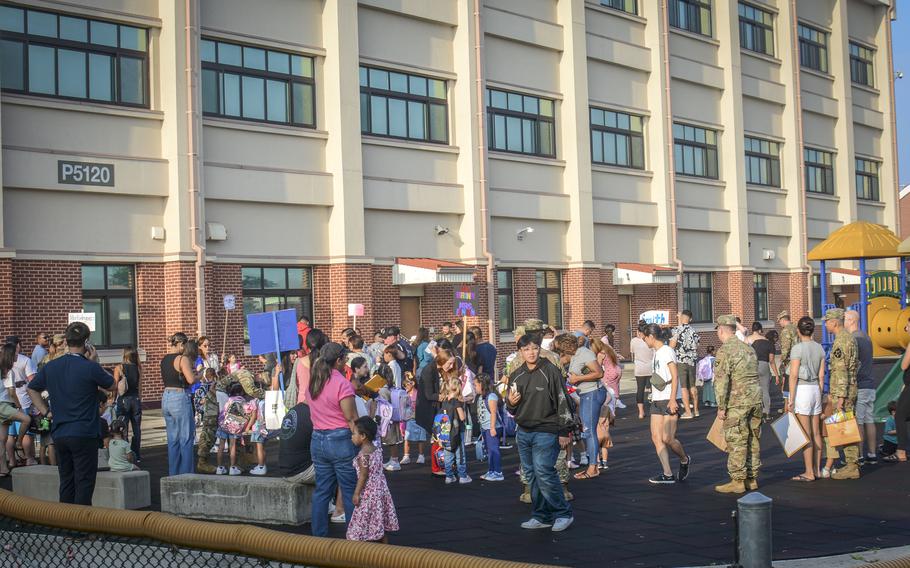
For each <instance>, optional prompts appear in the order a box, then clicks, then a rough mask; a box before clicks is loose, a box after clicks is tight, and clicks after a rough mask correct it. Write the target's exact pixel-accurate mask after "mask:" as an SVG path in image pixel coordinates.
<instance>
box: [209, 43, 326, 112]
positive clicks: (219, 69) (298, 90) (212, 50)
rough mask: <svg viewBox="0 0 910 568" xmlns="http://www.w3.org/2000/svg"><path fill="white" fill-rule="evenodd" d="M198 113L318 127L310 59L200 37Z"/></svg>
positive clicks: (311, 61) (311, 59) (293, 54)
mask: <svg viewBox="0 0 910 568" xmlns="http://www.w3.org/2000/svg"><path fill="white" fill-rule="evenodd" d="M199 53H200V57H201V59H202V112H203V114H205V115H206V116H221V117H226V118H235V119H239V120H251V121H255V122H272V123H278V124H291V125H294V126H306V127H309V128H315V127H316V102H315V94H314V90H315V86H314V82H313V58H312V57H307V56H304V55H297V54H296V53H286V52H284V51H275V50H271V49H264V48H260V47H252V46H248V45H239V44H235V43H227V42H223V41H216V40H213V39H205V38H203V39H202V40H201V41H200V42H199Z"/></svg>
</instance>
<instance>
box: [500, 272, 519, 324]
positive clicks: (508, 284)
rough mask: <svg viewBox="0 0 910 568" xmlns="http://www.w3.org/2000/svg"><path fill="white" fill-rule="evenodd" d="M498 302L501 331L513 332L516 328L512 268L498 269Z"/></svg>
mask: <svg viewBox="0 0 910 568" xmlns="http://www.w3.org/2000/svg"><path fill="white" fill-rule="evenodd" d="M496 302H497V305H498V307H499V331H501V332H505V333H511V332H512V330H513V329H515V312H514V310H513V307H512V306H513V303H512V271H511V270H497V271H496Z"/></svg>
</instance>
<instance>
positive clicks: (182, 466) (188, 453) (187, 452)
mask: <svg viewBox="0 0 910 568" xmlns="http://www.w3.org/2000/svg"><path fill="white" fill-rule="evenodd" d="M161 414H163V415H164V426H165V428H166V430H167V471H168V475H180V474H181V473H193V472H194V471H196V462H195V457H196V455H195V452H194V451H193V442H195V440H196V423H195V422H194V420H193V403H192V402H191V401H190V395H188V394H187V393H185V392H177V391H172V390H166V391H164V394H163V395H162V396H161Z"/></svg>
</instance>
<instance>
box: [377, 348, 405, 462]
mask: <svg viewBox="0 0 910 568" xmlns="http://www.w3.org/2000/svg"><path fill="white" fill-rule="evenodd" d="M397 356H398V347H396V346H395V345H389V346H388V347H386V348H385V351H383V352H382V360H383V362H382V364H380V365H379V371H378V373H379V374H380V375H382V376H383V377H385V380H386V385H385V386H384V387H382V388H381V389H379V397H380V398H382V399H383V400H385V401H386V402H388V403H389V404H392V389H393V388H397V389H400V388H401V367H399V366H398V360H397ZM400 424H401V423H400V422H394V421H393V422H391V423H389V425H388V428H386V433H385V435H384V436H383V437H382V445H383V446H388V448H389V461H388V463H386V464H385V466H383V467H385V470H386V471H401V464H400V463H399V461H398V446H399V445H401V443H402V442H403V441H404V436H402V435H401V426H400Z"/></svg>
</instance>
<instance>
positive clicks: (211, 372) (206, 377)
mask: <svg viewBox="0 0 910 568" xmlns="http://www.w3.org/2000/svg"><path fill="white" fill-rule="evenodd" d="M217 378H218V377H217V375H216V373H215V369H213V368H212V367H208V368H207V369H206V370H205V371H203V372H202V380H201V381H199V385H198V387H197V388H196V390H195V391H193V416H194V417H195V418H196V432H197V434H198V433H200V432H202V428H203V427H204V425H203V423H202V422H203V418H204V417H205V398H206V396H207V395H208V392H209V390H210V389H213V388H215V379H217ZM197 441H198V439H197Z"/></svg>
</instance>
